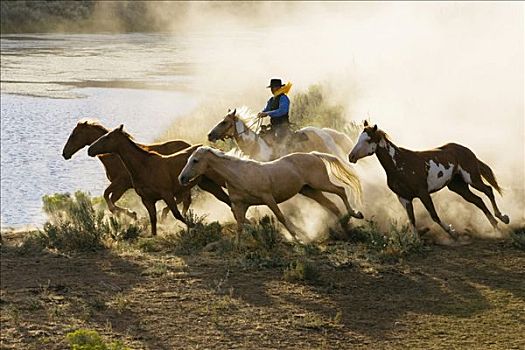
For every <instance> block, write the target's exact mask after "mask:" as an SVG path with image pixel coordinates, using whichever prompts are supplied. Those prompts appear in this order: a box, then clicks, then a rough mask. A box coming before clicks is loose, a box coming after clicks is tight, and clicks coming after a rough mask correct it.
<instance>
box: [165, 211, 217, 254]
mask: <svg viewBox="0 0 525 350" xmlns="http://www.w3.org/2000/svg"><path fill="white" fill-rule="evenodd" d="M205 219H206V216H197V215H195V214H194V213H193V211H191V210H190V211H188V215H187V216H186V220H187V221H188V224H189V226H188V228H185V229H182V230H180V231H179V232H177V233H176V234H170V235H165V236H164V237H162V238H161V245H162V246H164V247H165V248H167V249H170V250H173V251H174V252H175V253H177V254H184V255H188V254H192V253H195V252H197V251H200V250H202V248H204V247H206V246H207V245H208V244H210V243H212V242H216V241H218V240H220V239H221V238H222V226H221V224H220V223H219V222H217V221H214V222H211V223H206V222H205Z"/></svg>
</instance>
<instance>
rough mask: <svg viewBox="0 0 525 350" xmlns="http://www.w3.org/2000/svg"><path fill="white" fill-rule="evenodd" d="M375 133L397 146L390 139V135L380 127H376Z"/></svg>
mask: <svg viewBox="0 0 525 350" xmlns="http://www.w3.org/2000/svg"><path fill="white" fill-rule="evenodd" d="M376 133H377V134H379V137H381V138H382V139H384V140H385V141H386V142H387V143H389V144H391V145H393V146H394V147H396V148H397V146H396V145H395V144H394V142H393V141H392V138H391V137H390V135H388V134H387V133H386V132H385V131H383V130H381V129H377V131H376Z"/></svg>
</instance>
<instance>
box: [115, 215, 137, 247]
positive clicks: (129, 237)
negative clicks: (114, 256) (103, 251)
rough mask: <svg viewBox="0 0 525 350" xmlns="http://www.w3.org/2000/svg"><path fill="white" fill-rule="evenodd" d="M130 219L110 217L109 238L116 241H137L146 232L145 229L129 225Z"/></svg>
mask: <svg viewBox="0 0 525 350" xmlns="http://www.w3.org/2000/svg"><path fill="white" fill-rule="evenodd" d="M128 220H129V219H127V218H126V219H125V218H122V219H118V218H116V217H115V216H110V217H109V218H108V220H107V224H108V228H109V236H110V237H111V239H113V240H114V241H136V240H137V239H138V238H139V236H140V234H141V233H142V232H143V231H144V228H143V227H140V226H138V225H136V224H132V223H129V221H128Z"/></svg>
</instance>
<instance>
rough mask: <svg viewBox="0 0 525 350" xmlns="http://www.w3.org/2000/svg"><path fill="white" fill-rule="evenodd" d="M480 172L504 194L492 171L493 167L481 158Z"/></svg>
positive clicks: (479, 162) (479, 163)
mask: <svg viewBox="0 0 525 350" xmlns="http://www.w3.org/2000/svg"><path fill="white" fill-rule="evenodd" d="M478 165H479V172H480V173H481V176H482V177H483V178H484V179H485V180H487V182H488V183H489V184H490V185H491V186H492V187H494V188H495V189H496V191H498V193H499V194H500V195H502V194H503V190H502V189H501V188H500V187H499V185H498V181H496V176H495V175H494V173H493V172H492V169H491V168H490V167H489V166H488V165H487V164H485V163H483V162H482V161H481V160H479V159H478Z"/></svg>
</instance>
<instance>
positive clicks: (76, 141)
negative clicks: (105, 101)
mask: <svg viewBox="0 0 525 350" xmlns="http://www.w3.org/2000/svg"><path fill="white" fill-rule="evenodd" d="M107 132H108V130H107V129H106V128H104V127H103V126H102V125H100V124H98V123H96V122H89V121H80V122H78V123H77V125H76V126H75V128H74V129H73V131H71V134H70V135H69V138H68V139H67V142H66V144H65V146H64V149H63V150H62V157H64V159H66V160H67V159H71V157H72V156H73V154H75V153H76V152H78V151H79V150H80V149H82V148H84V147H86V146H88V145H91V144H92V143H93V142H95V141H96V140H97V139H98V138H99V137H100V136H102V135H104V134H105V133H107Z"/></svg>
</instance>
